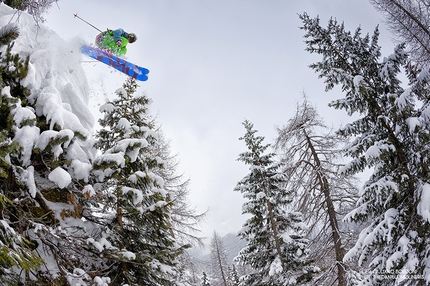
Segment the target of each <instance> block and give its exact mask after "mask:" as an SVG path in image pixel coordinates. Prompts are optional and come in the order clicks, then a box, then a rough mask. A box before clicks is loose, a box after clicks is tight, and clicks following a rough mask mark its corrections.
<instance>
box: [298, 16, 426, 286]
mask: <svg viewBox="0 0 430 286" xmlns="http://www.w3.org/2000/svg"><path fill="white" fill-rule="evenodd" d="M300 18H301V20H302V21H303V27H302V29H303V30H305V32H306V34H305V38H306V41H305V42H306V44H307V50H308V51H309V52H311V53H317V54H320V55H322V57H323V60H322V61H320V62H317V63H315V64H312V65H311V67H312V68H313V69H314V70H315V71H316V72H317V73H319V76H320V77H321V78H324V80H325V83H326V89H327V90H330V89H332V88H333V87H334V86H335V85H340V87H341V88H342V91H343V92H344V93H345V97H344V98H342V99H339V100H335V101H334V102H332V103H331V106H333V107H335V108H338V109H344V110H346V112H347V113H348V114H350V115H352V114H358V115H359V118H358V119H356V120H354V121H353V122H352V123H349V124H347V125H346V126H344V127H343V128H341V129H340V130H339V134H341V135H343V136H345V137H350V138H353V141H352V143H351V144H350V145H349V146H348V148H347V149H346V155H348V156H350V157H352V158H353V159H352V161H351V162H350V163H349V164H348V165H347V166H346V167H345V169H344V172H345V173H357V172H360V171H363V170H364V169H365V168H371V169H372V170H373V174H372V175H371V176H370V178H369V179H368V180H367V182H366V183H365V185H364V188H363V190H362V191H361V192H360V198H359V200H358V204H357V207H356V209H355V210H353V211H352V212H351V213H349V215H348V216H347V218H346V219H350V220H352V221H359V222H360V221H362V222H369V226H368V227H366V228H365V229H364V230H363V231H362V232H361V234H360V236H359V238H358V241H357V243H356V245H355V247H354V248H353V249H351V250H350V251H349V252H348V253H347V254H346V256H345V259H356V260H357V261H358V263H359V265H362V266H365V264H364V263H365V262H366V261H368V262H369V269H368V270H367V269H363V273H361V274H362V276H360V277H359V278H358V279H359V280H361V283H362V284H361V285H393V284H397V283H398V284H400V283H402V284H404V285H422V283H427V284H428V283H430V278H429V277H430V275H429V274H430V264H429V263H428V262H427V261H428V257H427V256H428V253H429V251H430V248H429V245H430V241H429V237H430V222H429V220H430V216H429V215H428V214H429V210H428V203H427V202H426V201H428V198H429V196H428V193H429V192H430V184H429V175H428V174H429V171H428V170H429V169H428V162H429V151H430V150H429V148H430V147H429V143H430V142H429V140H430V136H429V131H428V130H429V125H428V124H429V122H430V121H429V115H430V113H429V111H430V109H429V102H428V98H429V97H428V90H429V89H428V80H429V72H428V69H424V70H419V69H418V68H417V67H415V66H414V65H413V64H412V63H411V62H410V61H408V54H407V53H406V52H405V51H404V45H399V46H397V47H396V49H395V50H394V53H393V54H392V55H390V56H388V57H386V58H384V59H382V60H381V59H380V57H381V52H380V49H381V47H380V46H379V45H378V36H379V31H378V29H376V30H375V32H374V34H373V35H372V36H369V35H365V36H362V34H361V29H357V30H356V32H355V33H350V32H348V31H346V30H345V28H344V25H342V24H339V23H337V22H336V21H335V20H333V19H331V20H330V21H329V23H328V26H327V28H323V27H322V26H321V25H320V23H319V19H318V18H311V17H309V16H308V15H307V14H303V15H301V16H300ZM402 69H403V70H404V72H405V75H406V77H407V78H408V79H409V87H408V88H406V89H404V88H403V87H402V86H401V82H400V79H399V78H400V72H401V70H402ZM387 273H388V274H390V273H396V274H399V275H393V276H395V277H393V276H388V277H387V275H386V274H387ZM411 273H412V274H413V275H412V276H408V277H407V279H406V280H405V277H406V276H405V275H402V274H411Z"/></svg>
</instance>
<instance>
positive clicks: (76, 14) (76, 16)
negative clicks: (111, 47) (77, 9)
mask: <svg viewBox="0 0 430 286" xmlns="http://www.w3.org/2000/svg"><path fill="white" fill-rule="evenodd" d="M73 16H75V18H78V19H79V20H81V21H83V22H85V23H87V24H88V25H90V26H91V27H93V28H94V29H96V30H97V31H99V32H103V31H102V30H100V29H99V28H97V27H96V26H94V25H91V24H90V23H88V22H87V21H85V20H84V19H82V18H81V17H79V16H78V13H75V14H73Z"/></svg>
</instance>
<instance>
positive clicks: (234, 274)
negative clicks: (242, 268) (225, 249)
mask: <svg viewBox="0 0 430 286" xmlns="http://www.w3.org/2000/svg"><path fill="white" fill-rule="evenodd" d="M227 285H228V286H239V285H240V275H239V272H238V271H237V268H236V265H235V264H234V263H233V264H232V265H231V267H229V268H228V276H227Z"/></svg>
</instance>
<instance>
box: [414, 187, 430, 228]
mask: <svg viewBox="0 0 430 286" xmlns="http://www.w3.org/2000/svg"><path fill="white" fill-rule="evenodd" d="M417 213H418V214H419V215H420V216H422V217H423V218H424V220H426V221H428V222H430V184H424V185H423V186H422V190H421V200H420V202H419V204H418V206H417Z"/></svg>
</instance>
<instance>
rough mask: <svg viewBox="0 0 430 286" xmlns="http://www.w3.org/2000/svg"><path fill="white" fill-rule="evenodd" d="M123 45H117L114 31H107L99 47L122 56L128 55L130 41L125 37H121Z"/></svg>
mask: <svg viewBox="0 0 430 286" xmlns="http://www.w3.org/2000/svg"><path fill="white" fill-rule="evenodd" d="M121 41H122V45H121V46H118V45H117V44H116V41H115V38H114V31H111V30H109V31H107V32H104V34H102V37H101V39H100V43H99V47H100V48H103V49H108V50H110V52H111V53H113V54H115V55H117V56H122V55H125V54H126V53H127V44H128V40H127V38H125V37H121Z"/></svg>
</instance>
